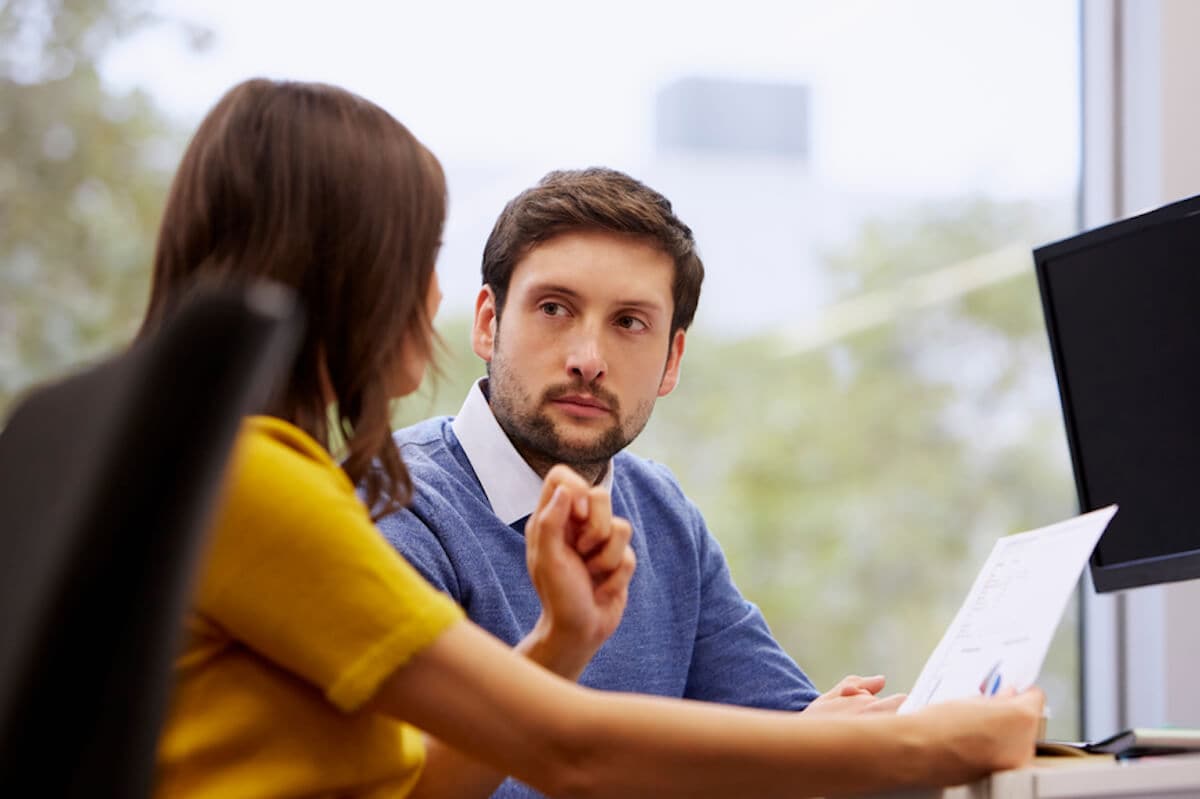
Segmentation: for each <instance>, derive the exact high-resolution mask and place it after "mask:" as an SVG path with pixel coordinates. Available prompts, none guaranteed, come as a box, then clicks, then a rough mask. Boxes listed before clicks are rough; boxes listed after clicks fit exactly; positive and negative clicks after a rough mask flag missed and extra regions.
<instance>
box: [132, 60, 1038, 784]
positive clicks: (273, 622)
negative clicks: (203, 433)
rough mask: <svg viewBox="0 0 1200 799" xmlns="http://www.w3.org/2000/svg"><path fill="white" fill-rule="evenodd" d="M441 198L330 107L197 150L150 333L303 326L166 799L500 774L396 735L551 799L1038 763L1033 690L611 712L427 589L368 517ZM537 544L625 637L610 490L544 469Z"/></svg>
mask: <svg viewBox="0 0 1200 799" xmlns="http://www.w3.org/2000/svg"><path fill="white" fill-rule="evenodd" d="M445 202H446V201H445V184H444V178H443V175H442V172H441V168H440V166H439V165H438V163H437V160H436V159H435V158H434V157H433V155H432V154H431V153H430V152H429V151H428V150H426V149H425V148H424V147H423V146H422V145H421V144H420V143H419V142H417V141H416V139H414V138H413V137H412V136H411V134H410V133H409V132H408V131H407V130H406V129H405V128H404V127H403V126H402V125H401V124H400V123H398V122H397V121H396V120H394V119H393V118H392V117H391V116H389V115H388V114H387V113H386V112H385V111H383V110H382V109H380V108H378V107H377V106H375V105H373V104H371V103H369V102H367V101H365V100H363V99H361V98H359V97H356V96H354V95H352V94H349V93H347V92H345V91H343V90H340V89H337V88H334V87H330V86H323V85H315V84H298V83H275V82H270V81H262V80H257V81H250V82H247V83H244V84H241V85H239V86H237V87H235V88H234V89H233V90H232V91H230V92H229V94H227V95H226V96H225V97H224V98H223V99H222V100H221V101H220V102H219V103H218V104H217V106H216V107H215V108H214V109H213V111H212V112H211V113H210V114H209V115H208V116H207V117H206V118H205V120H204V122H203V123H202V124H201V126H200V128H199V130H198V131H197V133H196V135H195V138H194V139H193V140H192V142H191V144H190V145H189V147H188V150H187V152H186V154H185V155H184V158H183V162H182V164H181V166H180V167H179V171H178V174H177V175H176V178H175V181H174V184H173V186H172V189H171V193H170V197H169V199H168V203H167V208H166V211H165V214H164V217H163V223H162V228H161V231H160V237H159V243H158V249H157V252H156V255H155V268H154V282H153V289H152V296H151V301H150V307H149V311H148V313H147V318H146V323H145V325H144V329H145V330H149V329H152V328H153V327H154V326H155V325H156V324H157V323H158V322H159V321H160V320H161V319H162V318H163V317H164V316H165V315H166V314H167V313H169V311H170V310H171V308H172V307H173V306H174V305H175V304H176V303H177V301H178V300H179V299H180V297H181V295H182V294H183V293H184V292H185V290H186V287H187V286H188V285H190V284H191V283H192V282H193V281H195V280H196V279H197V278H201V277H203V278H206V279H208V280H209V281H211V280H220V279H227V280H247V279H258V278H262V279H270V280H274V281H277V282H280V283H284V284H287V285H290V286H292V287H293V288H295V289H296V291H297V292H298V293H299V295H300V297H301V298H302V300H303V302H304V303H305V307H306V312H307V319H308V327H307V333H306V338H305V340H304V342H303V344H302V347H301V352H300V355H299V357H298V359H297V361H296V363H295V366H294V368H293V369H292V372H291V374H290V377H289V379H288V381H287V384H286V386H285V387H284V389H283V390H282V391H281V392H280V394H279V396H278V397H277V398H276V400H275V401H274V403H273V405H272V407H271V408H270V416H263V417H256V418H253V419H250V420H248V421H247V423H246V426H245V429H244V431H243V434H242V436H241V438H240V440H239V446H238V452H237V455H236V457H235V460H234V463H233V465H232V467H231V474H230V478H229V489H228V494H227V497H226V499H225V502H224V505H223V508H222V510H221V511H220V513H219V518H218V521H217V524H216V528H215V531H214V534H213V540H212V543H211V545H210V550H209V553H208V558H207V563H206V565H205V567H204V569H203V572H202V574H201V575H200V578H199V581H198V588H197V592H196V597H195V602H194V607H193V612H192V613H191V614H190V615H189V618H188V621H187V629H188V638H187V643H186V646H185V650H184V652H183V654H182V656H181V657H180V659H179V661H178V664H177V689H176V697H175V700H174V703H173V707H172V711H171V714H170V717H169V719H168V721H167V724H166V727H165V730H164V733H163V736H162V741H161V745H160V783H159V791H160V793H161V794H162V795H164V796H221V797H224V796H283V795H288V796H290V795H323V794H331V795H338V796H403V795H407V794H410V793H428V794H446V793H451V792H453V793H455V794H456V795H470V794H472V793H474V794H476V795H481V794H486V793H487V791H488V790H489V787H490V785H492V784H494V780H493V781H491V782H489V780H488V779H486V778H485V779H480V773H481V772H479V771H477V770H475V771H473V770H472V769H464V768H463V760H462V759H460V757H459V756H456V755H454V754H453V753H450V752H449V751H448V750H446V749H444V748H442V747H441V745H440V744H434V746H435V747H437V748H435V749H433V750H431V754H432V753H433V752H436V753H437V756H436V757H432V756H431V758H430V761H429V764H428V767H427V768H425V769H424V770H422V768H421V766H422V763H423V743H422V740H421V738H420V736H419V734H418V733H416V732H415V731H414V729H413V728H412V727H409V726H407V724H406V723H405V722H407V723H411V724H413V725H415V726H416V727H420V728H421V729H423V730H426V731H428V732H429V733H430V734H432V735H433V736H436V738H437V739H440V740H441V741H444V742H445V743H446V744H449V745H450V746H452V747H454V748H455V749H457V750H459V751H461V752H463V753H465V754H466V755H469V756H471V757H472V758H474V759H475V760H477V761H480V762H482V763H484V764H486V765H488V766H490V767H492V768H494V769H498V770H499V771H498V772H497V773H501V772H502V773H505V774H512V775H514V776H516V777H518V778H520V779H522V780H525V781H527V782H529V783H531V784H533V785H534V786H536V787H538V788H540V789H541V790H543V791H546V792H548V793H550V794H554V795H603V796H638V795H645V796H655V797H668V796H704V795H710V796H736V795H754V796H769V795H788V796H795V795H798V794H805V793H808V794H828V793H835V792H845V791H864V790H871V789H876V788H885V787H894V786H899V785H907V784H952V783H957V782H962V781H965V780H968V779H971V778H973V777H976V776H979V775H981V774H984V773H986V772H987V771H990V770H994V769H997V768H1004V767H1013V766H1018V765H1020V764H1022V763H1023V762H1025V761H1026V760H1027V759H1028V758H1029V756H1030V755H1031V754H1032V751H1033V738H1034V731H1035V729H1036V727H1037V722H1038V719H1039V717H1040V712H1041V701H1042V700H1041V695H1040V693H1038V692H1036V691H1031V692H1028V693H1026V694H1024V695H1021V696H1014V697H1007V698H1002V699H992V700H982V699H981V700H977V701H967V702H957V703H947V704H945V705H941V706H938V707H934V708H930V709H927V710H924V711H922V712H919V713H916V714H913V715H911V716H904V717H896V716H885V717H878V716H877V717H869V718H866V717H858V718H830V717H824V718H821V719H817V718H810V717H808V715H807V714H785V713H774V712H768V711H756V710H747V709H741V708H730V707H720V706H713V705H701V704H697V703H689V702H684V701H679V700H666V699H656V698H650V697H639V696H631V695H624V694H621V695H616V694H602V693H599V692H595V691H591V690H588V689H584V688H581V687H579V686H577V685H575V684H573V683H571V682H568V681H567V680H565V679H562V678H560V677H557V676H554V675H553V674H551V673H549V672H547V671H545V670H543V669H541V668H539V667H538V666H537V665H534V664H533V663H531V662H530V661H529V660H528V659H526V658H524V657H522V656H521V655H519V654H516V653H514V652H513V651H512V650H510V649H508V648H507V647H506V646H504V645H503V644H501V643H500V642H498V641H496V640H495V639H493V638H491V637H490V636H489V635H488V634H486V633H485V632H483V631H482V630H480V629H479V628H477V627H475V626H474V625H473V624H471V623H470V622H469V621H467V620H465V619H464V618H463V616H462V613H461V611H459V610H458V608H457V607H455V606H454V605H453V604H452V603H450V602H449V600H448V599H446V598H445V597H444V596H443V595H441V594H439V593H437V592H435V591H433V590H432V589H431V588H429V586H428V585H427V584H425V583H424V582H423V581H422V580H421V579H420V578H419V576H418V575H417V574H416V573H415V572H414V571H413V570H412V568H411V567H409V566H408V564H406V563H405V562H404V561H403V560H402V559H400V558H399V556H397V555H396V554H395V553H394V551H393V550H392V549H391V548H390V547H389V546H388V545H387V544H386V543H385V542H384V541H383V539H382V537H381V536H379V535H378V534H377V533H376V531H375V529H374V527H373V526H372V523H371V513H372V512H374V513H375V514H376V515H378V514H379V513H382V512H384V511H386V510H389V509H391V508H394V507H396V506H397V505H401V504H403V503H404V502H405V501H406V499H407V498H408V496H409V492H410V490H411V487H410V483H409V481H408V477H407V474H406V472H405V470H404V465H403V463H402V462H401V460H400V457H399V454H398V453H397V451H396V449H395V447H394V446H393V445H392V443H391V438H390V431H389V426H388V401H389V399H390V398H392V397H395V396H399V395H402V394H406V393H408V392H411V391H413V390H414V389H416V387H417V385H418V384H419V383H420V381H421V378H422V376H423V374H424V371H425V367H426V365H427V364H428V363H429V360H430V357H431V353H432V350H433V342H434V334H433V332H432V325H431V320H432V317H433V314H434V311H435V310H436V306H437V303H438V301H439V299H440V294H439V291H438V287H437V279H436V275H435V273H434V262H435V260H436V256H437V251H438V246H439V237H440V234H441V228H442V223H443V220H444V216H445ZM331 405H332V406H334V407H336V413H335V414H334V415H333V417H332V418H333V421H332V424H331V416H330V413H329V410H328V409H329V408H330V406H331ZM335 434H336V435H338V436H342V437H344V439H345V442H346V443H345V453H344V459H343V460H342V462H341V465H340V466H339V465H338V464H337V463H335V462H334V461H333V460H332V459H331V457H330V455H329V448H330V443H331V440H332V439H333V438H334V436H335ZM356 485H358V486H360V487H361V488H362V490H363V494H364V495H365V504H364V503H363V502H362V501H360V499H359V497H358V496H357V495H356V494H355V490H354V486H356ZM526 534H527V536H528V539H529V546H530V559H531V571H534V572H535V573H536V574H544V573H549V574H554V575H558V576H557V577H556V578H555V579H557V580H558V581H559V584H558V588H561V589H562V590H563V591H570V590H574V589H579V588H580V587H581V586H583V590H584V592H585V593H588V594H589V596H590V597H592V598H593V599H595V600H596V601H597V602H606V603H607V604H608V607H609V608H612V607H613V606H616V607H617V610H618V613H617V615H618V617H619V609H620V607H623V591H624V588H625V586H626V585H627V584H628V579H629V574H630V572H631V571H632V568H633V564H632V561H631V559H630V557H629V554H628V548H627V546H626V544H627V542H628V528H627V525H625V524H624V523H623V522H622V521H621V520H618V519H613V518H611V516H610V515H609V514H608V511H607V506H606V504H605V498H604V497H603V496H602V495H600V494H597V493H596V491H595V490H589V487H588V486H587V485H586V484H584V482H583V480H582V479H581V478H579V477H578V476H576V475H574V474H573V473H571V472H570V471H569V470H566V469H565V468H563V467H559V468H556V469H555V470H553V471H552V472H551V473H550V475H549V476H548V477H547V480H546V486H545V490H544V492H543V495H542V501H541V503H540V504H539V507H538V510H537V511H536V512H535V514H534V515H533V516H532V517H531V519H530V521H529V523H528V525H527V528H526ZM577 537H578V538H581V539H587V542H586V544H583V543H582V542H581V541H577V540H576V538H577ZM581 551H582V552H587V553H588V555H587V557H586V558H585V557H584V556H581V555H580V554H579V552H581ZM547 563H548V564H551V566H550V568H547V569H543V568H542V567H541V566H540V565H539V564H547ZM535 579H536V578H535ZM593 591H594V593H593ZM549 626H550V627H553V625H549ZM554 634H555V633H554V631H553V630H551V632H550V633H547V637H546V638H543V639H542V640H541V641H540V642H539V643H540V644H541V645H548V643H547V642H550V643H551V644H552V643H554V642H553V636H554ZM534 648H537V647H534ZM543 648H545V646H543ZM550 648H553V646H550ZM570 670H571V669H566V671H570Z"/></svg>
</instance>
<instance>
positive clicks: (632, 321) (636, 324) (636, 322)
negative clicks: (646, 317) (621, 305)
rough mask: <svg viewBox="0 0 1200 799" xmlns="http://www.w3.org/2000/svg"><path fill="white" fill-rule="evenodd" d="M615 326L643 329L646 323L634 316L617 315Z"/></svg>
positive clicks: (627, 328)
mask: <svg viewBox="0 0 1200 799" xmlns="http://www.w3.org/2000/svg"><path fill="white" fill-rule="evenodd" d="M617 327H623V328H625V329H626V330H645V329H646V323H645V322H643V321H642V320H641V319H638V318H637V317H636V316H619V317H617Z"/></svg>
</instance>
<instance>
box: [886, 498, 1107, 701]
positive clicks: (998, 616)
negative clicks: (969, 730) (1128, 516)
mask: <svg viewBox="0 0 1200 799" xmlns="http://www.w3.org/2000/svg"><path fill="white" fill-rule="evenodd" d="M1116 512H1117V506H1116V505H1109V506H1108V507H1107V508H1101V509H1100V510H1094V511H1092V512H1091V513H1085V514H1084V515H1082V516H1076V517H1075V518H1073V519H1067V520H1066V521H1063V522H1059V523H1058V524H1052V525H1050V526H1049V527H1042V528H1040V529H1037V530H1031V531H1029V532H1027V533H1017V534H1015V535H1009V536H1005V537H1004V538H1001V539H1000V540H999V541H997V542H996V546H994V547H993V548H992V554H990V555H989V556H988V559H987V562H986V563H984V564H983V568H982V569H981V570H980V572H979V576H978V577H976V578H975V583H974V584H973V585H972V586H971V590H970V591H969V592H968V593H967V598H966V600H964V601H963V604H962V607H961V608H959V609H958V613H957V614H956V615H955V617H954V621H952V622H951V623H950V627H949V629H947V630H946V634H945V635H944V636H942V640H941V643H939V644H938V645H937V648H936V649H934V650H933V654H932V655H930V656H929V660H928V661H927V662H926V663H925V668H924V669H922V670H921V676H920V677H918V678H917V683H916V685H914V686H913V689H912V691H911V692H910V693H909V695H908V698H907V699H906V700H905V701H904V704H903V705H901V706H900V710H899V712H900V713H910V712H912V711H914V710H918V709H920V708H922V707H925V706H926V705H930V704H933V703H935V702H942V701H945V700H947V699H962V698H965V697H968V696H978V695H979V694H981V693H983V694H994V693H996V692H997V691H999V690H1001V689H1003V688H1008V687H1013V688H1016V689H1017V690H1018V691H1020V690H1024V689H1025V688H1028V687H1029V686H1031V685H1033V683H1034V681H1035V680H1037V676H1038V672H1039V671H1041V668H1042V661H1043V660H1045V658H1046V651H1047V650H1048V649H1049V648H1050V639H1051V638H1053V637H1054V630H1055V628H1056V627H1058V622H1059V619H1060V618H1061V617H1062V613H1063V609H1064V608H1066V606H1067V600H1068V599H1070V597H1071V591H1072V590H1073V589H1074V588H1075V584H1076V582H1077V581H1078V580H1079V574H1080V572H1081V571H1082V570H1083V566H1084V564H1086V563H1087V560H1088V557H1089V556H1090V555H1091V554H1092V550H1093V549H1095V548H1096V542H1097V541H1099V540H1100V534H1101V533H1103V532H1104V528H1105V527H1107V526H1108V523H1109V521H1110V520H1111V519H1112V517H1113V515H1114V514H1115V513H1116Z"/></svg>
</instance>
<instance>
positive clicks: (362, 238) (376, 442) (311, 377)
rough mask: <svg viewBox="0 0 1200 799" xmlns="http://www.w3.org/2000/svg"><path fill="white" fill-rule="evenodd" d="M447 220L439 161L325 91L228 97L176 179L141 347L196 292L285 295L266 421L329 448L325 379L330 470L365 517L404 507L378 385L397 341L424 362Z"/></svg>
mask: <svg viewBox="0 0 1200 799" xmlns="http://www.w3.org/2000/svg"><path fill="white" fill-rule="evenodd" d="M445 215H446V184H445V177H444V174H443V172H442V168H441V166H440V165H439V164H438V162H437V159H436V158H434V156H433V154H432V153H430V152H429V150H427V149H426V148H425V147H424V146H422V145H421V143H420V142H418V141H417V140H416V138H415V137H413V135H412V134H411V133H409V131H408V130H407V129H406V128H405V127H404V126H403V125H402V124H400V123H399V122H398V121H397V120H396V119H394V118H393V117H392V116H391V115H389V114H388V113H387V112H386V111H384V110H383V109H382V108H380V107H378V106H376V105H374V104H373V103H371V102H368V101H367V100H364V99H363V98H361V97H358V96H357V95H354V94H351V93H350V92H347V91H345V90H343V89H339V88H336V87H333V86H327V85H323V84H314V83H293V82H275V81H268V80H250V81H247V82H245V83H241V84H239V85H238V86H235V87H234V88H233V89H232V90H230V91H229V92H228V93H227V94H226V95H225V96H224V97H223V98H222V99H221V100H220V102H218V103H217V105H216V107H215V108H213V110H212V111H211V112H209V114H208V116H207V117H205V119H204V121H203V122H202V123H201V125H200V128H199V130H197V131H196V134H195V136H194V137H193V139H192V141H191V144H190V145H189V146H188V148H187V152H186V153H185V154H184V156H183V161H182V163H181V164H180V166H179V170H178V172H177V173H176V175H175V180H174V183H173V184H172V186H171V191H170V195H169V197H168V199H167V206H166V210H165V212H164V214H163V220H162V226H161V228H160V230H159V236H158V247H157V250H156V252H155V255H154V276H153V283H152V287H151V294H150V304H149V308H148V310H147V312H146V319H145V322H144V323H143V327H142V332H143V333H144V332H146V331H147V330H149V329H152V328H153V327H154V326H156V325H157V324H158V323H159V321H161V319H162V318H163V317H164V315H166V314H167V313H168V312H169V311H170V309H171V308H172V307H174V306H175V305H176V304H177V303H178V302H179V300H180V299H181V297H182V294H183V293H184V292H185V291H186V288H187V286H189V285H191V284H193V283H194V282H195V281H196V280H197V279H207V280H208V281H209V282H211V281H213V280H225V281H241V280H247V279H256V278H260V279H267V280H272V281H276V282H278V283H282V284H284V285H287V286H290V287H292V288H293V289H294V290H295V291H296V292H297V294H298V295H299V298H300V300H301V301H302V303H303V306H304V311H305V318H306V321H307V325H306V333H305V336H304V340H303V343H302V344H301V348H300V352H299V355H298V356H297V359H296V362H295V364H294V366H293V368H292V372H291V374H290V377H289V379H288V381H287V384H286V387H285V388H284V389H283V390H282V392H281V394H280V396H279V397H277V399H276V400H275V401H274V403H273V404H272V407H271V408H270V409H269V411H270V412H271V413H272V414H274V415H277V416H279V417H281V418H283V419H286V420H288V421H290V422H292V423H294V424H295V425H297V426H298V427H300V428H301V429H303V430H304V431H305V432H307V433H309V434H310V435H311V436H312V437H313V438H314V439H316V440H317V441H319V442H320V443H321V444H322V445H323V446H325V447H326V448H327V449H328V448H329V447H330V432H331V431H330V429H329V419H330V416H329V409H328V407H327V401H328V399H329V397H328V394H327V390H326V386H325V384H324V383H323V378H322V365H323V366H324V368H325V370H326V372H327V374H328V381H329V387H330V388H332V392H333V395H334V399H335V400H336V403H337V417H336V419H337V421H336V424H337V425H338V426H339V427H340V431H339V432H340V433H341V434H342V435H344V437H345V440H346V446H347V454H346V457H345V460H344V462H343V464H342V468H343V469H344V470H345V472H346V474H347V475H348V476H349V478H350V480H351V481H352V482H354V483H355V484H356V485H359V484H361V485H362V487H363V488H364V489H365V492H366V502H367V506H368V507H369V508H371V511H372V513H373V515H375V516H376V517H378V516H379V515H381V514H383V513H387V512H390V511H392V510H394V509H396V508H398V507H401V506H403V505H404V504H407V502H408V500H409V498H410V497H411V495H412V482H411V480H410V478H409V476H408V472H407V470H406V469H405V468H404V464H403V462H402V461H401V459H400V455H399V453H398V452H397V450H396V447H395V445H394V443H393V442H392V438H391V425H390V419H389V412H388V401H389V399H390V396H389V392H388V389H387V383H388V379H389V375H390V372H391V371H394V370H395V366H396V362H397V357H398V355H399V353H400V347H401V342H406V346H408V347H409V348H410V350H409V351H411V352H420V353H422V354H424V355H425V356H426V357H430V356H432V354H433V347H434V341H435V339H434V334H433V330H432V326H431V320H430V319H429V318H428V317H429V314H428V311H427V309H426V305H425V299H426V295H427V292H428V290H429V285H430V281H431V279H432V275H433V269H434V262H435V260H436V257H437V250H438V247H439V244H440V238H441V231H442V224H443V222H444V220H445ZM139 335H141V334H139Z"/></svg>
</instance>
